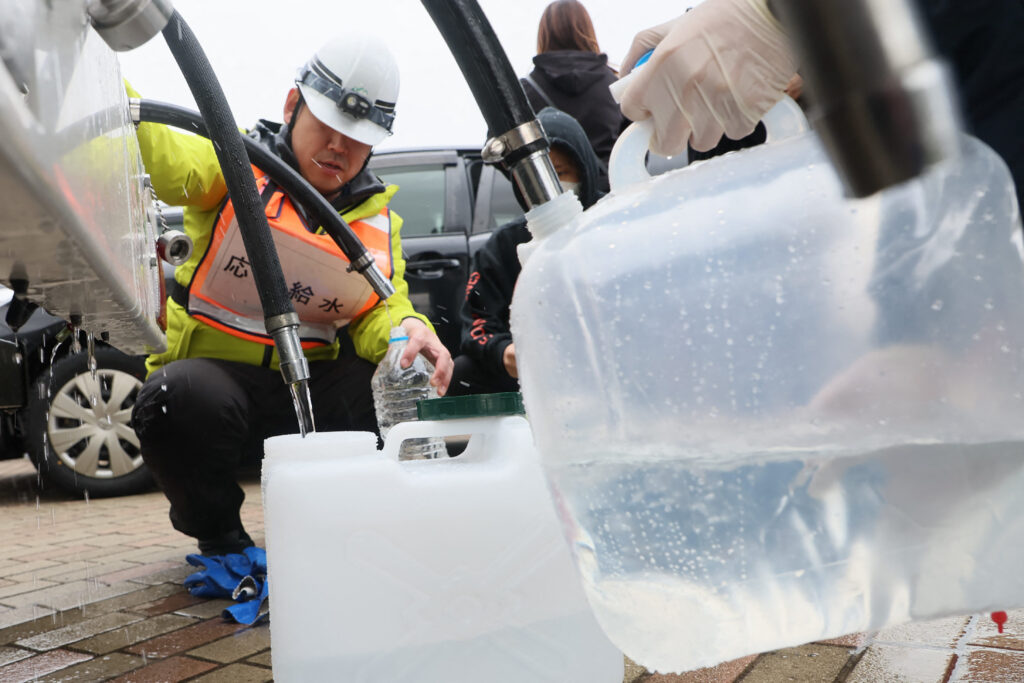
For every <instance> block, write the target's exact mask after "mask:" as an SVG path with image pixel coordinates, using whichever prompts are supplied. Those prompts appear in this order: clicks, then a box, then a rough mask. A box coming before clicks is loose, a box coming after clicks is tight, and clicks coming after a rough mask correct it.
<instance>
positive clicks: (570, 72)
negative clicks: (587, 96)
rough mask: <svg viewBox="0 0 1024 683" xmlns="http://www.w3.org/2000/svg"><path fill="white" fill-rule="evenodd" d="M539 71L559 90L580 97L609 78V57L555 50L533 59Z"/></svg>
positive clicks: (602, 54) (591, 53) (594, 53)
mask: <svg viewBox="0 0 1024 683" xmlns="http://www.w3.org/2000/svg"><path fill="white" fill-rule="evenodd" d="M533 64H534V66H536V67H537V70H538V71H539V72H541V73H542V74H544V77H545V78H547V79H548V80H549V81H551V83H552V84H553V85H554V86H555V87H556V88H558V89H559V90H561V91H563V92H565V93H568V94H570V95H578V94H580V93H582V92H583V91H585V90H586V89H587V88H589V87H590V86H592V85H594V84H595V83H597V82H599V81H600V80H601V79H603V78H607V77H608V70H609V69H608V55H606V54H604V53H600V54H598V53H596V52H583V51H581V50H554V51H552V52H543V53H541V54H539V55H537V56H536V57H534V58H533Z"/></svg>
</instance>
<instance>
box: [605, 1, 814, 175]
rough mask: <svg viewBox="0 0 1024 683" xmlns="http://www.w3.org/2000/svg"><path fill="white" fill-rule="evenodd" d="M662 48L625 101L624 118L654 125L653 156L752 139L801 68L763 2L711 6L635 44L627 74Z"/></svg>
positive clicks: (629, 88) (640, 73) (642, 35)
mask: <svg viewBox="0 0 1024 683" xmlns="http://www.w3.org/2000/svg"><path fill="white" fill-rule="evenodd" d="M654 45H657V47H656V48H655V50H654V54H652V55H651V58H650V60H649V61H648V62H647V64H645V65H644V66H643V67H642V68H641V69H639V70H638V71H637V72H636V73H635V74H634V75H633V76H632V77H631V82H630V83H629V85H628V86H627V87H626V90H625V92H624V93H623V95H622V101H621V104H622V113H623V114H625V115H626V116H627V117H629V118H631V119H633V120H634V121H642V120H644V119H646V118H648V117H651V118H653V120H654V137H653V138H652V139H651V150H652V151H654V152H656V153H658V154H663V155H665V156H671V155H673V154H678V153H680V152H682V151H683V150H684V149H685V148H686V141H687V139H690V140H691V144H692V145H693V148H694V149H696V150H698V151H707V150H709V149H711V148H712V147H714V146H715V145H716V144H718V141H719V140H720V139H721V137H722V134H723V133H725V134H726V135H728V136H729V137H730V138H733V139H734V140H739V139H740V138H742V137H743V136H745V135H749V134H750V133H751V131H753V130H754V126H756V125H757V122H758V121H759V120H761V117H762V116H763V115H764V114H765V112H767V111H768V110H769V109H771V108H772V106H773V105H774V104H775V103H776V102H778V101H779V100H780V99H781V98H782V91H783V90H784V89H785V88H786V85H787V84H788V83H789V81H790V78H791V77H792V76H793V74H794V73H795V72H796V62H795V60H794V58H793V54H792V51H791V50H790V48H789V45H788V42H787V41H786V36H785V34H784V33H783V32H782V26H781V25H780V24H779V23H778V21H776V20H775V18H774V17H773V16H772V15H771V13H770V12H769V11H768V9H767V7H766V6H765V0H707V2H705V3H704V4H702V5H699V6H698V7H696V8H694V9H693V11H691V12H687V13H686V14H684V15H682V16H680V17H679V18H677V19H674V20H673V21H670V22H667V23H665V24H661V25H660V26H655V27H654V28H650V29H647V30H645V31H641V32H640V33H638V34H637V35H636V37H635V38H634V39H633V46H632V47H631V48H630V50H629V53H628V54H627V56H626V59H625V60H624V61H623V67H624V68H623V72H624V73H623V75H625V73H628V72H629V70H630V69H631V68H632V66H633V63H634V62H636V60H637V59H639V57H640V55H642V54H643V53H644V52H646V51H647V50H648V49H650V48H651V47H652V46H654Z"/></svg>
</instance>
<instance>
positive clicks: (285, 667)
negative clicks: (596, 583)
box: [263, 394, 623, 683]
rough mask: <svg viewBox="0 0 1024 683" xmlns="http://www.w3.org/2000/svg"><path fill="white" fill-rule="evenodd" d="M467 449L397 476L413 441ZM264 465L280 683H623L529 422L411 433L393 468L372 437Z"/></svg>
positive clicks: (391, 440) (284, 444) (395, 438)
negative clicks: (461, 439)
mask: <svg viewBox="0 0 1024 683" xmlns="http://www.w3.org/2000/svg"><path fill="white" fill-rule="evenodd" d="M495 396H498V397H501V396H515V397H516V399H517V400H518V395H517V394H511V395H509V394H505V395H502V394H498V395H495ZM453 401H456V399H439V400H438V401H429V402H423V403H421V407H422V406H424V405H426V404H428V403H437V402H440V405H441V406H442V408H447V409H449V410H450V408H451V406H452V405H453V404H452V402H453ZM458 401H460V402H461V403H455V404H454V405H455V406H456V407H457V408H458V410H460V411H462V414H467V413H466V410H467V409H466V405H467V404H469V405H470V408H469V410H470V411H472V410H475V408H473V405H474V403H473V402H474V401H475V402H477V403H476V405H481V404H480V403H479V401H481V399H479V398H478V397H465V399H462V398H460V399H458ZM491 405H493V401H491ZM520 406H521V403H520ZM485 407H486V406H485ZM421 417H427V416H422V414H421ZM461 434H472V436H471V438H470V440H469V443H468V445H467V446H466V450H465V451H464V452H463V453H462V454H461V455H459V456H458V457H455V458H447V459H443V460H411V461H399V460H398V450H399V444H400V443H401V442H402V441H403V440H404V439H407V438H424V437H443V436H452V435H461ZM265 451H266V458H265V460H264V464H263V506H264V515H265V522H266V543H267V558H268V564H269V581H270V587H271V588H270V610H271V622H270V629H271V631H270V632H271V639H272V642H273V644H274V651H273V666H274V679H275V680H277V681H327V680H334V681H346V683H370V682H379V683H401V682H402V681H406V682H410V683H411V682H415V683H430V682H432V681H436V682H437V683H452V682H457V681H466V682H467V683H469V682H471V681H472V682H473V683H476V682H477V681H488V683H492V682H497V683H502V682H507V683H523V682H531V681H538V682H539V681H546V682H547V681H550V682H551V683H568V682H576V683H619V682H620V681H621V680H622V676H623V657H622V653H621V652H620V651H619V650H618V649H616V648H615V647H614V646H613V645H612V644H611V643H610V642H609V641H608V639H607V637H606V636H605V635H604V634H603V633H602V631H601V629H600V627H599V626H598V624H597V622H596V621H595V619H594V617H593V615H592V613H591V611H590V609H589V606H588V605H587V601H586V598H585V597H584V595H583V589H582V588H581V586H580V580H579V576H578V574H577V572H576V568H575V567H574V566H573V562H572V559H571V557H570V552H569V548H568V545H567V544H566V540H565V538H564V536H563V535H562V531H561V528H560V526H559V524H558V521H557V519H556V516H555V509H554V507H553V504H552V501H551V497H550V495H549V494H548V491H547V489H546V487H545V483H544V477H543V475H542V473H541V470H540V465H539V461H538V458H537V454H536V451H535V450H534V449H533V445H532V439H531V435H530V429H529V425H528V424H527V422H526V420H524V419H523V418H522V417H521V416H518V415H506V416H501V417H473V418H466V419H452V420H444V421H436V420H427V421H421V422H405V423H401V424H398V425H396V426H394V427H393V428H392V430H391V432H390V433H389V434H388V438H387V440H386V442H385V445H384V450H383V452H378V451H377V450H376V437H375V436H374V435H372V434H369V433H364V432H335V433H314V434H310V435H308V436H307V437H306V438H305V439H302V438H300V437H299V436H281V437H274V438H271V439H268V440H267V441H266V445H265Z"/></svg>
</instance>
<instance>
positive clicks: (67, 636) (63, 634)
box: [15, 612, 142, 650]
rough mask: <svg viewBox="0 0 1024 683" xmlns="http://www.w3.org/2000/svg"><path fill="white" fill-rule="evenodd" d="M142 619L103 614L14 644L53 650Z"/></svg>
mask: <svg viewBox="0 0 1024 683" xmlns="http://www.w3.org/2000/svg"><path fill="white" fill-rule="evenodd" d="M140 619H142V617H141V616H140V615H138V614H126V613H124V612H114V613H112V614H104V615H103V616H101V617H96V618H95V619H86V620H85V621H80V622H78V623H77V624H71V625H69V626H62V627H61V628H56V629H53V630H51V631H46V632H45V633H40V634H38V635H34V636H30V637H28V638H22V639H21V640H19V641H17V642H16V643H15V644H16V645H19V646H21V647H27V648H31V649H33V650H53V649H56V648H58V647H63V646H64V645H67V644H69V643H74V642H76V641H79V640H82V639H83V638H88V637H89V636H92V635H95V634H97V633H105V632H107V631H110V630H113V629H115V628H120V627H121V626H127V625H128V624H131V623H133V622H136V621H139V620H140Z"/></svg>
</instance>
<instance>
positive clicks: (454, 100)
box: [120, 0, 695, 148]
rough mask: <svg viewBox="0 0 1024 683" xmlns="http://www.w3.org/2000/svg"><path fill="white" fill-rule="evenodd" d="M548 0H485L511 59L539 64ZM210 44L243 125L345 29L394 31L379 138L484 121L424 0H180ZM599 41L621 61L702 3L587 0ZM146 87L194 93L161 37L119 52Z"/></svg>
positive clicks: (463, 135)
mask: <svg viewBox="0 0 1024 683" xmlns="http://www.w3.org/2000/svg"><path fill="white" fill-rule="evenodd" d="M548 1H549V0H479V2H480V6H481V7H482V8H483V10H484V12H485V13H486V14H487V17H488V19H489V20H490V22H491V25H492V26H493V27H494V30H495V33H496V34H497V35H498V38H499V40H501V43H502V45H503V47H504V48H505V52H506V53H507V54H508V57H509V61H510V62H511V63H512V68H513V70H514V71H515V72H516V74H517V75H519V76H522V75H525V74H526V73H528V72H529V70H530V69H531V68H532V62H531V60H532V58H533V56H534V54H535V52H536V45H537V24H538V22H539V20H540V15H541V12H542V11H543V10H544V7H546V6H547V4H548ZM173 4H174V8H175V9H176V10H178V12H180V13H181V16H182V17H183V18H184V19H185V21H186V22H187V23H188V25H189V26H190V27H191V28H192V30H193V31H194V32H195V34H196V36H197V38H198V39H199V42H200V44H201V45H202V46H203V49H204V50H205V52H206V54H207V56H208V57H209V59H210V63H211V64H212V65H213V68H214V71H215V72H216V73H217V76H218V78H219V79H220V82H221V86H222V87H223V88H224V91H225V93H226V94H227V98H228V102H229V103H230V105H231V108H232V111H233V112H234V114H235V119H236V121H237V122H238V124H239V125H240V126H245V127H248V126H250V125H252V124H253V123H255V121H256V120H257V119H258V118H270V119H272V120H280V118H281V108H282V105H283V103H284V98H285V95H286V94H287V92H288V88H289V87H290V86H291V83H292V81H293V80H294V78H295V73H296V71H297V69H298V67H300V66H301V65H302V64H304V63H305V62H306V60H307V59H309V57H310V56H311V55H312V54H313V52H315V51H316V49H317V48H318V47H319V46H320V45H321V44H323V43H324V42H326V41H327V40H328V39H330V38H331V37H333V36H335V35H339V34H343V33H345V32H346V31H366V32H370V33H375V34H377V35H379V36H381V37H382V38H384V39H386V40H389V41H390V44H391V46H392V50H393V52H394V54H395V57H396V59H397V60H398V64H399V68H400V69H401V92H400V95H399V98H398V108H397V117H396V119H395V126H394V135H393V136H392V137H390V138H389V139H387V140H386V141H385V142H383V143H381V145H379V147H380V148H396V147H419V146H448V145H469V146H473V147H476V146H479V145H481V144H482V143H483V141H484V135H485V132H486V126H485V125H484V121H483V118H482V117H481V116H480V111H479V109H478V108H477V106H476V103H475V102H474V100H473V98H472V95H471V94H470V92H469V87H468V86H467V85H466V83H465V81H464V80H463V78H462V74H461V72H460V71H459V69H458V67H457V66H456V64H455V60H454V59H453V58H452V56H451V53H450V52H449V51H448V48H447V46H446V45H445V43H444V41H443V40H442V39H441V36H440V34H439V33H438V32H437V29H436V28H435V27H434V24H433V22H432V21H431V19H430V16H429V15H428V14H427V12H426V10H425V9H424V8H423V6H422V4H420V2H419V1H418V0H363V1H362V2H356V1H354V0H274V1H273V2H271V1H270V0H243V1H239V0H233V1H231V2H227V1H225V0H174V3H173ZM584 4H585V5H586V7H587V10H588V11H589V12H590V15H591V18H592V19H593V22H594V29H595V31H596V33H597V39H598V43H599V44H600V46H601V49H602V50H603V51H604V52H606V53H607V54H608V58H609V60H610V61H611V62H613V63H618V62H619V61H620V60H621V59H622V58H623V57H624V56H625V54H626V51H627V50H628V49H629V45H630V42H631V41H632V39H633V36H634V34H636V33H637V32H638V31H640V30H642V29H644V28H647V27H648V26H652V25H654V24H658V23H661V22H663V21H665V20H667V19H669V18H671V17H673V16H675V15H677V14H679V13H681V12H682V11H683V9H685V7H687V6H689V5H691V4H695V3H694V2H692V1H685V2H682V1H681V2H674V1H673V0H627V1H623V0H585V2H584ZM120 60H121V67H122V70H123V72H124V75H125V77H126V78H127V79H128V80H129V81H130V82H131V83H132V85H133V86H135V87H136V89H138V90H139V91H140V92H141V93H142V95H143V96H144V97H148V98H153V99H158V100H163V101H167V102H173V103H175V104H181V105H187V106H189V107H192V108H195V104H194V100H193V99H192V97H191V94H190V93H189V91H188V87H187V86H186V85H185V81H184V79H182V77H181V75H180V73H179V72H178V69H177V66H176V64H175V63H174V58H173V57H171V54H170V52H169V51H168V49H167V45H166V43H165V42H164V41H163V39H162V38H160V37H157V38H154V39H153V40H151V41H150V42H149V43H147V44H146V45H144V46H142V47H141V48H139V49H137V50H134V51H133V52H129V53H123V54H121V55H120Z"/></svg>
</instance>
